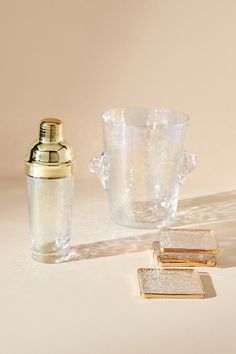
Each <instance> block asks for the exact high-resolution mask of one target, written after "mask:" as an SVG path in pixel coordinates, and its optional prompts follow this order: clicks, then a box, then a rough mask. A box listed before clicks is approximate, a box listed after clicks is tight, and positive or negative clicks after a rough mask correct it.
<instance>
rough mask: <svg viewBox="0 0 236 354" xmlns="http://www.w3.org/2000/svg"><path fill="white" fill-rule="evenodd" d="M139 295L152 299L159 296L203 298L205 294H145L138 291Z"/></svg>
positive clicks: (167, 297) (164, 297) (162, 297)
mask: <svg viewBox="0 0 236 354" xmlns="http://www.w3.org/2000/svg"><path fill="white" fill-rule="evenodd" d="M140 296H141V297H142V298H143V299H153V298H159V299H160V298H161V299H171V298H175V299H203V298H204V297H205V296H206V294H205V292H204V293H203V294H147V293H142V292H140Z"/></svg>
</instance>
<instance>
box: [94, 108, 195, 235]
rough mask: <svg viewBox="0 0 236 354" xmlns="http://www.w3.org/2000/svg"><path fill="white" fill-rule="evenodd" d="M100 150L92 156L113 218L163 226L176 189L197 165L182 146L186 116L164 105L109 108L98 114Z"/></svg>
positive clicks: (173, 209) (173, 204)
mask: <svg viewBox="0 0 236 354" xmlns="http://www.w3.org/2000/svg"><path fill="white" fill-rule="evenodd" d="M102 120H103V135H104V147H105V149H104V152H103V153H102V154H101V156H98V157H95V158H93V159H92V160H91V163H90V170H91V171H92V172H93V173H96V174H97V175H98V177H99V179H100V181H101V183H102V185H103V187H104V188H105V189H106V190H107V194H108V199H109V206H110V212H111V216H112V219H113V220H114V221H115V222H117V223H119V224H121V225H124V226H130V227H137V228H161V227H166V226H168V225H169V224H170V223H171V221H172V220H173V219H174V217H175V213H176V208H177V203H178V198H179V189H180V186H181V184H182V183H183V181H184V179H185V176H186V174H187V173H188V172H190V171H191V170H192V169H193V168H194V166H195V165H196V156H195V155H194V154H188V153H186V152H185V151H184V137H185V131H186V127H187V125H188V121H189V118H188V116H187V115H185V114H184V113H181V112H176V111H172V110H168V109H162V108H153V109H149V108H131V109H124V108H118V109H111V110H109V111H107V112H105V113H103V115H102Z"/></svg>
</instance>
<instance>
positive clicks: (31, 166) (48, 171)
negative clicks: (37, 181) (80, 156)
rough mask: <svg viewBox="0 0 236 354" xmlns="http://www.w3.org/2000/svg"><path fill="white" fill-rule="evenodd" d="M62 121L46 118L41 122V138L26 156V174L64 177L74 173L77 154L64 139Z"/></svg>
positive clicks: (38, 176)
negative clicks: (75, 154)
mask: <svg viewBox="0 0 236 354" xmlns="http://www.w3.org/2000/svg"><path fill="white" fill-rule="evenodd" d="M62 124H63V123H62V121H61V120H60V119H56V118H46V119H43V120H41V122H40V132H39V140H37V141H36V142H34V143H33V144H32V146H31V147H30V150H29V152H28V154H27V155H26V157H25V174H26V175H27V176H31V177H36V178H63V177H68V176H71V175H73V174H74V170H75V160H76V158H75V156H74V154H73V151H72V147H71V146H70V145H69V144H68V143H67V142H66V141H65V140H64V139H63V131H62Z"/></svg>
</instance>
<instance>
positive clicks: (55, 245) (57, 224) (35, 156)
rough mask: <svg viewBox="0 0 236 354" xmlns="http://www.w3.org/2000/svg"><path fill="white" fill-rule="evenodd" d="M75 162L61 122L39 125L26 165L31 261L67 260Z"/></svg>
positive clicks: (52, 120)
mask: <svg viewBox="0 0 236 354" xmlns="http://www.w3.org/2000/svg"><path fill="white" fill-rule="evenodd" d="M74 162H75V157H74V156H73V152H72V149H71V147H70V145H69V144H68V143H66V142H65V141H64V139H63V135H62V122H61V121H60V120H58V119H51V118H48V119H44V120H43V121H41V123H40V137H39V140H38V141H37V142H35V143H34V144H33V146H32V147H31V149H30V151H29V153H28V155H27V156H26V164H25V170H26V175H27V186H28V200H29V216H30V235H31V240H32V257H33V258H34V259H35V260H37V261H39V262H45V263H59V262H63V261H65V260H67V258H68V257H69V247H70V233H71V214H72V196H73V185H74Z"/></svg>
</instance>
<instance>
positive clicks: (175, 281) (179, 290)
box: [138, 268, 205, 298]
mask: <svg viewBox="0 0 236 354" xmlns="http://www.w3.org/2000/svg"><path fill="white" fill-rule="evenodd" d="M138 279H139V287H140V295H141V296H142V297H144V298H155V297H159V298H172V297H175V298H203V297H204V296H205V291H204V288H203V284H202V281H201V278H200V275H199V273H198V271H197V270H195V269H183V268H182V269H181V268H140V269H138Z"/></svg>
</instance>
